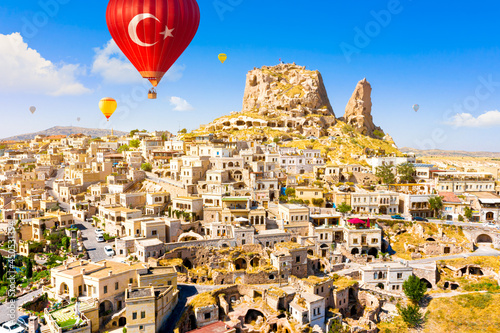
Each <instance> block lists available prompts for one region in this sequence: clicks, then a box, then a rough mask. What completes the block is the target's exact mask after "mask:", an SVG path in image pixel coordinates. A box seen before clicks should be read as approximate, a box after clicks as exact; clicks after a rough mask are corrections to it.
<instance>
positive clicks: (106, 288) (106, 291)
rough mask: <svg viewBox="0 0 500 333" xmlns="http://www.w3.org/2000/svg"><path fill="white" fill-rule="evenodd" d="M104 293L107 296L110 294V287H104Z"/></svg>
mask: <svg viewBox="0 0 500 333" xmlns="http://www.w3.org/2000/svg"><path fill="white" fill-rule="evenodd" d="M104 293H105V294H107V293H108V286H104Z"/></svg>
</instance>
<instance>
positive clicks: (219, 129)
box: [189, 64, 401, 163]
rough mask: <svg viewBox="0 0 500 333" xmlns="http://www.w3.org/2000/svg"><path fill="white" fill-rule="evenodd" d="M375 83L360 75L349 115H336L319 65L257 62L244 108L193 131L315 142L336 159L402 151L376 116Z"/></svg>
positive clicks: (248, 79) (312, 144)
mask: <svg viewBox="0 0 500 333" xmlns="http://www.w3.org/2000/svg"><path fill="white" fill-rule="evenodd" d="M371 91H372V89H371V86H370V83H368V81H366V79H364V80H362V81H360V82H359V83H358V85H357V86H356V89H355V91H354V93H353V95H352V97H351V100H350V101H349V102H348V104H347V107H346V111H345V114H344V117H342V118H337V117H336V116H335V113H334V111H333V109H332V106H331V104H330V100H329V98H328V94H327V92H326V89H325V86H324V84H323V79H322V77H321V73H320V72H319V71H311V70H307V69H306V68H305V67H302V66H297V65H295V64H280V65H277V66H273V67H267V66H264V67H262V68H254V69H253V70H251V71H250V72H249V73H248V74H247V77H246V87H245V92H244V97H243V107H242V111H241V112H231V114H230V115H228V116H223V117H221V118H218V119H216V120H214V121H213V122H211V123H210V124H207V125H202V126H201V127H200V129H198V130H196V131H194V132H193V133H191V134H189V135H197V134H208V133H213V134H214V136H215V137H218V138H230V137H233V138H238V139H243V140H248V139H250V140H262V141H272V140H274V141H277V140H280V141H281V142H282V144H283V145H287V146H297V147H304V148H305V147H314V148H318V149H323V150H324V152H325V153H328V155H329V157H330V160H331V161H332V162H333V163H350V162H355V161H356V160H357V156H361V155H364V154H370V153H372V152H377V151H380V152H385V153H395V154H401V153H400V152H399V150H398V149H397V146H396V145H395V143H394V141H393V140H392V138H391V137H390V136H389V135H386V134H384V132H383V131H382V129H381V128H379V127H376V126H375V125H374V123H373V119H372V115H371V112H372V103H371Z"/></svg>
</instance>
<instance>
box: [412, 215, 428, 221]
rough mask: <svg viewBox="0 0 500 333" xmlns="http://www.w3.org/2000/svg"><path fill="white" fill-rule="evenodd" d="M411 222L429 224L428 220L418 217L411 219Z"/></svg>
mask: <svg viewBox="0 0 500 333" xmlns="http://www.w3.org/2000/svg"><path fill="white" fill-rule="evenodd" d="M413 221H420V222H429V220H428V219H426V218H423V217H420V216H415V217H414V218H413Z"/></svg>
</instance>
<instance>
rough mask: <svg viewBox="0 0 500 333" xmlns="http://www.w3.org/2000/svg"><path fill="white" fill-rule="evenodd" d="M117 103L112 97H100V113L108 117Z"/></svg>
mask: <svg viewBox="0 0 500 333" xmlns="http://www.w3.org/2000/svg"><path fill="white" fill-rule="evenodd" d="M117 107H118V103H116V101H115V100H114V99H113V98H110V97H106V98H103V99H101V101H100V102H99V109H101V112H102V114H103V115H104V116H105V117H106V119H108V121H109V118H110V117H111V116H112V115H113V113H115V111H116V108H117Z"/></svg>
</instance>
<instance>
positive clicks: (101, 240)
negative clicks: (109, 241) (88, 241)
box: [95, 235, 105, 243]
mask: <svg viewBox="0 0 500 333" xmlns="http://www.w3.org/2000/svg"><path fill="white" fill-rule="evenodd" d="M95 239H96V241H97V242H98V243H102V242H104V241H105V239H104V236H103V235H97V236H95Z"/></svg>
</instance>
